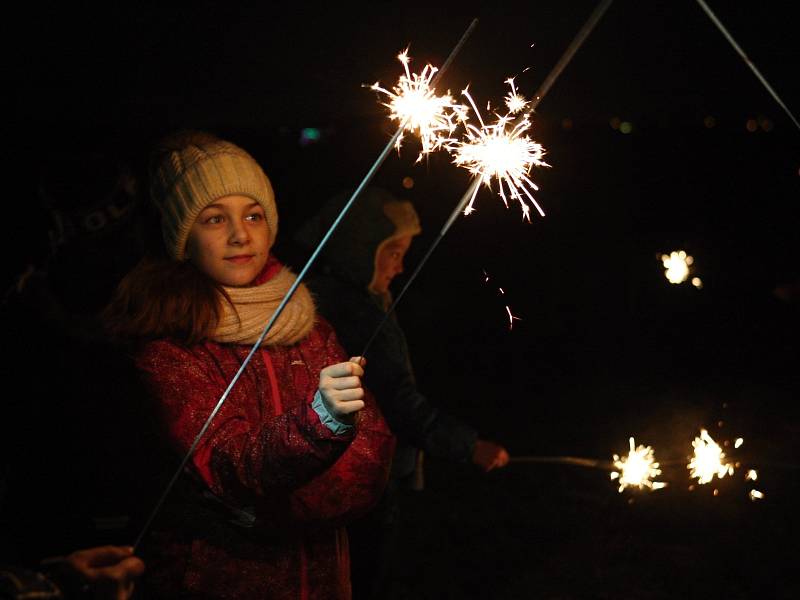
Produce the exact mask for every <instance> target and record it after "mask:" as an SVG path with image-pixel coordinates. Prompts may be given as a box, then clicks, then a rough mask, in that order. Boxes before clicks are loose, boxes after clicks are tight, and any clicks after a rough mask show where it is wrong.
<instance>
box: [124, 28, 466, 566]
mask: <svg viewBox="0 0 800 600" xmlns="http://www.w3.org/2000/svg"><path fill="white" fill-rule="evenodd" d="M477 25H478V19H473V20H472V22H471V23H470V24H469V27H467V29H466V31H465V32H464V33H463V35H462V36H461V39H459V41H458V43H457V44H456V45H455V47H454V48H453V49H452V50H451V51H450V55H449V56H448V57H447V59H446V60H445V62H444V64H443V65H442V68H441V69H439V72H438V73H437V74H436V77H435V78H434V79H433V81H432V83H431V89H433V88H434V87H435V86H436V85H437V84H438V82H439V80H440V79H441V77H442V75H443V74H444V72H445V71H446V70H447V68H448V67H449V66H450V64H451V63H452V62H453V59H454V58H455V56H456V55H457V54H458V53H459V52H460V50H461V48H462V47H463V46H464V43H465V42H466V41H467V38H469V36H470V35H471V34H472V31H473V30H474V29H475V27H476V26H477ZM404 126H405V120H404V121H403V122H402V123H400V126H399V127H398V128H397V131H396V132H395V134H394V135H393V136H392V138H391V139H390V140H389V142H388V143H387V144H386V147H385V148H384V149H383V151H382V152H381V153H380V155H379V156H378V158H377V160H376V161H375V163H374V164H373V165H372V167H371V168H370V170H369V171H368V172H367V174H366V175H365V176H364V179H363V180H362V181H361V183H360V184H359V186H358V187H357V188H356V190H355V191H354V192H353V194H352V195H351V196H350V199H349V200H348V201H347V204H345V206H344V208H342V210H341V212H339V216H337V217H336V220H335V221H334V222H333V223H332V224H331V226H330V228H329V229H328V232H327V233H326V234H325V236H324V237H323V238H322V240H321V241H320V242H319V244H318V245H317V247H316V249H315V250H314V252H313V253H312V255H311V257H310V258H309V259H308V261H307V262H306V264H305V266H304V267H303V270H302V271H300V273H299V274H298V275H297V278H296V279H295V281H294V283H293V284H292V286H291V287H290V288H289V291H287V292H286V295H285V296H284V297H283V300H282V301H281V303H280V304H279V305H278V308H277V309H276V310H275V312H274V313H273V314H272V317H271V318H270V320H269V322H268V323H267V324H266V326H265V327H264V330H263V331H262V332H261V335H259V336H258V339H257V340H256V342H255V344H253V347H252V348H251V349H250V352H249V353H248V354H247V357H246V358H245V359H244V361H243V362H242V365H241V366H240V367H239V370H238V371H237V372H236V375H234V377H233V379H231V382H230V383H229V384H228V387H227V388H226V389H225V391H224V392H223V394H222V396H220V399H219V400H218V401H217V404H216V406H215V407H214V410H212V411H211V414H210V415H209V416H208V419H206V422H205V423H204V424H203V427H202V428H201V429H200V432H199V433H198V434H197V436H196V437H195V439H194V441H193V442H192V445H191V446H190V447H189V450H188V451H187V452H186V454H185V455H184V457H183V459H182V460H181V462H180V465H179V466H178V468H177V469H176V470H175V474H174V475H173V476H172V479H170V481H169V483H168V484H167V487H166V488H165V489H164V492H163V493H162V494H161V497H160V498H159V499H158V502H157V503H156V506H155V508H154V509H153V511H152V512H151V513H150V516H149V517H148V518H147V521H145V524H144V527H142V530H141V531H140V532H139V535H138V536H137V538H136V542H135V543H134V545H133V549H134V552H136V549H137V548H138V547H139V544H140V543H141V541H142V539H143V538H144V536H145V534H146V533H147V531H148V530H149V529H150V525H152V523H153V520H154V519H155V517H156V515H157V514H158V511H159V510H160V509H161V506H162V505H163V504H164V501H165V500H166V499H167V496H168V495H169V493H170V491H171V490H172V487H173V486H174V485H175V482H176V481H177V480H178V478H179V477H180V476H181V473H182V472H183V469H184V468H185V467H186V464H187V463H188V462H189V459H190V458H191V456H192V454H194V451H195V450H196V449H197V446H198V444H199V443H200V440H201V439H202V438H203V435H205V433H206V431H207V430H208V428H209V427H210V426H211V421H212V420H213V419H214V417H215V416H216V415H217V413H218V412H219V411H220V409H221V408H222V405H223V404H224V403H225V400H227V398H228V396H229V395H230V392H231V390H232V389H233V386H235V385H236V382H237V381H239V377H241V375H242V373H243V372H244V370H245V368H246V367H247V365H248V364H249V363H250V360H251V359H252V358H253V355H254V354H255V353H256V351H257V350H258V348H259V347H260V346H261V342H262V341H263V340H264V338H265V337H266V335H267V333H268V332H269V330H270V329H272V325H273V324H274V323H275V321H276V320H277V319H278V317H279V316H280V314H281V313H282V312H283V309H284V308H285V307H286V305H287V304H288V303H289V300H290V299H291V298H292V295H293V294H294V292H295V291H296V290H297V288H298V287H299V285H300V283H301V282H302V280H303V278H304V277H305V275H306V273H307V272H308V270H309V269H310V268H311V266H312V265H313V264H314V262H315V261H316V260H317V257H318V256H319V255H320V253H321V252H322V249H323V248H324V247H325V244H327V243H328V240H329V239H330V237H331V236H332V235H333V232H334V231H335V230H336V228H337V227H338V226H339V223H340V222H341V221H342V219H344V217H345V215H346V214H347V212H348V211H349V210H350V207H351V206H352V205H353V203H354V202H355V200H356V198H358V196H359V195H360V194H361V192H362V191H363V190H364V188H365V187H366V186H367V185H368V184H369V182H370V181H371V180H372V178H373V177H374V176H375V173H377V171H378V169H379V168H380V166H381V165H382V164H383V162H384V161H385V160H386V157H388V156H389V153H390V152H391V151H392V149H393V148H394V146H395V143H396V142H397V139H398V138H399V137H400V135H401V134H402V133H403V127H404Z"/></svg>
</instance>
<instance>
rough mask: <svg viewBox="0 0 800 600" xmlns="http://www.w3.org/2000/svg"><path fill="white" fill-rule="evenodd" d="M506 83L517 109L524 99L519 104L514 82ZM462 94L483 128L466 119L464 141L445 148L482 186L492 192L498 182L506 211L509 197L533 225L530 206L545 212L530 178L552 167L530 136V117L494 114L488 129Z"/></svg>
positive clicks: (477, 111)
mask: <svg viewBox="0 0 800 600" xmlns="http://www.w3.org/2000/svg"><path fill="white" fill-rule="evenodd" d="M506 83H510V84H511V95H510V97H511V98H517V100H514V101H513V104H514V106H515V107H518V106H519V103H520V102H522V101H524V99H522V100H519V98H520V97H519V96H518V95H517V93H516V88H515V87H514V83H513V79H509V80H506ZM462 93H463V94H464V96H466V97H467V100H469V103H470V105H472V109H473V111H474V112H475V115H476V116H477V117H478V121H479V122H480V127H477V126H476V125H473V124H472V123H469V122H468V121H467V117H466V114H465V115H464V127H465V132H464V136H463V138H462V140H460V141H455V140H450V141H448V142H447V144H446V145H447V149H448V150H450V151H451V152H452V153H453V155H454V159H453V162H454V163H455V164H457V165H458V166H460V167H464V168H465V169H467V170H468V171H469V172H470V173H472V174H473V175H475V176H477V177H478V178H479V179H480V182H481V183H483V184H485V185H486V186H487V187H489V188H491V182H492V180H493V179H496V180H497V186H498V193H499V194H500V198H502V200H503V203H504V204H505V205H506V207H507V206H508V199H509V197H510V198H511V199H512V200H516V201H517V202H519V204H520V208H521V209H522V215H523V217H524V218H525V219H526V220H528V221H530V207H531V206H533V207H535V208H536V210H537V211H538V212H539V214H540V215H541V216H544V211H543V210H542V208H541V207H540V206H539V204H538V203H537V202H536V200H535V199H534V197H533V195H532V194H531V190H538V189H539V188H538V187H537V186H536V184H535V183H534V182H533V181H531V179H530V178H529V177H528V175H529V173H530V170H531V168H532V167H533V166H534V165H536V166H539V167H548V166H550V165H548V164H547V163H546V162H544V161H543V160H542V157H543V156H544V148H542V145H541V144H539V143H537V142H534V141H533V140H532V139H531V138H530V137H529V136H528V134H527V131H528V130H529V129H530V127H531V121H530V118H529V116H528V114H527V113H522V114H521V115H520V116H518V117H516V118H512V112H513V111H511V112H509V113H507V114H505V115H502V116H501V115H497V114H495V116H496V117H497V119H496V121H495V122H494V123H491V124H489V125H487V124H485V123H484V121H483V118H482V117H481V114H480V111H479V110H478V107H477V106H476V105H475V102H474V101H473V99H472V97H471V96H470V94H469V91H468V90H466V89H465V90H464V91H463V92H462ZM478 189H479V188H478V187H476V188H475V192H474V193H473V195H472V198H470V201H469V204H468V205H467V207H466V208H465V209H464V214H470V213H471V212H472V211H473V210H474V208H473V204H474V202H475V196H476V195H477V194H478Z"/></svg>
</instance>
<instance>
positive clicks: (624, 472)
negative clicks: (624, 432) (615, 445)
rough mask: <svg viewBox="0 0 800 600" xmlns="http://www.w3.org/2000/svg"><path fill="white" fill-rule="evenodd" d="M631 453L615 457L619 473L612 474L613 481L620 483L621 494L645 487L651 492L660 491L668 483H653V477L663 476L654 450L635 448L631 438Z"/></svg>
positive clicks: (641, 447)
mask: <svg viewBox="0 0 800 600" xmlns="http://www.w3.org/2000/svg"><path fill="white" fill-rule="evenodd" d="M628 441H629V444H630V452H628V456H626V457H622V458H620V457H619V456H618V455H617V454H615V455H614V467H616V468H617V469H619V471H614V472H612V473H611V479H612V480H618V481H619V492H620V493H622V490H624V489H625V488H626V487H633V486H635V487H638V488H639V489H642V488H644V487H647V488H650V489H651V490H660V489H661V488H663V487H666V485H667V484H666V483H664V482H660V481H652V479H653V477H657V476H659V475H661V469H659V464H658V463H657V462H656V461H655V455H654V452H653V449H652V448H651V447H650V446H642V445H640V446H638V447H637V446H635V445H634V441H633V437H631V438H629V440H628Z"/></svg>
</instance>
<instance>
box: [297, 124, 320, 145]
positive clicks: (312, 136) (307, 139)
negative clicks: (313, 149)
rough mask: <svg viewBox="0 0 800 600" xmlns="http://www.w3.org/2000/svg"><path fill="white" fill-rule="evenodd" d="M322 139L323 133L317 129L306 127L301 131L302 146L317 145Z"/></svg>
mask: <svg viewBox="0 0 800 600" xmlns="http://www.w3.org/2000/svg"><path fill="white" fill-rule="evenodd" d="M321 137H322V133H321V132H320V130H319V129H317V128H316V127H306V128H304V129H301V130H300V145H301V146H308V145H309V144H315V143H316V142H318V141H319V140H320V138H321Z"/></svg>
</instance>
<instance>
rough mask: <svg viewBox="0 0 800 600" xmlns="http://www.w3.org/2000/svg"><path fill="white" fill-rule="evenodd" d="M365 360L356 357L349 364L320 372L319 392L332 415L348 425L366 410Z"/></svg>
mask: <svg viewBox="0 0 800 600" xmlns="http://www.w3.org/2000/svg"><path fill="white" fill-rule="evenodd" d="M365 362H366V361H365V359H364V358H363V357H361V356H355V357H353V358H351V359H350V361H349V362H343V363H338V364H335V365H331V366H329V367H325V368H324V369H322V371H320V372H319V391H320V394H321V395H322V402H323V403H324V404H325V408H326V409H327V410H328V412H329V413H330V415H331V416H332V417H333V418H334V419H336V420H337V421H339V422H340V423H345V424H346V425H352V424H353V423H355V416H356V413H357V412H358V411H359V410H361V409H362V408H364V388H362V387H361V378H362V377H363V376H364V369H363V367H362V365H364V364H365Z"/></svg>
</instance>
